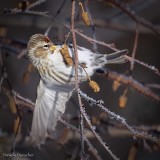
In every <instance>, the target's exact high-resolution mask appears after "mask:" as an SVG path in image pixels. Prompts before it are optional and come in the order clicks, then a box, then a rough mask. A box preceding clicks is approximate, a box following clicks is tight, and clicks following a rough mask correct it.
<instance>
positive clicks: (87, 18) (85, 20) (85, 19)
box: [81, 12, 91, 26]
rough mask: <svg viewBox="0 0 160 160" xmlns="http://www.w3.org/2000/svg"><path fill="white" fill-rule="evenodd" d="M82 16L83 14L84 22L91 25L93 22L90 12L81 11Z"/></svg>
mask: <svg viewBox="0 0 160 160" xmlns="http://www.w3.org/2000/svg"><path fill="white" fill-rule="evenodd" d="M81 16H82V20H83V22H84V23H85V24H86V25H87V26H90V25H91V22H90V19H89V16H88V13H87V12H83V13H81Z"/></svg>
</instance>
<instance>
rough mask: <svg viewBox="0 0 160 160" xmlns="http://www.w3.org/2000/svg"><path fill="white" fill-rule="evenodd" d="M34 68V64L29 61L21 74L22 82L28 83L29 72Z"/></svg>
mask: <svg viewBox="0 0 160 160" xmlns="http://www.w3.org/2000/svg"><path fill="white" fill-rule="evenodd" d="M34 69H35V68H34V66H33V65H32V64H31V63H30V64H29V65H28V67H27V69H26V71H25V72H24V74H23V78H22V80H23V83H24V84H27V83H28V81H29V76H30V73H31V72H32V71H33V70H34Z"/></svg>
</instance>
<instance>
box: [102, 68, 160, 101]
mask: <svg viewBox="0 0 160 160" xmlns="http://www.w3.org/2000/svg"><path fill="white" fill-rule="evenodd" d="M104 76H106V77H107V78H109V79H111V80H117V81H118V82H119V83H122V84H125V85H129V86H130V87H132V88H133V89H135V90H136V91H138V92H139V93H141V94H143V95H144V96H147V97H149V98H151V99H153V100H155V101H158V102H160V96H159V95H156V94H155V93H154V92H152V91H151V90H150V89H149V88H148V87H146V86H144V85H143V84H141V83H139V82H138V81H136V80H134V79H133V78H132V77H130V76H129V77H127V76H125V75H123V74H119V73H116V72H113V71H109V70H108V71H107V73H106V74H104Z"/></svg>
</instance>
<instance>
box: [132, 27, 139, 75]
mask: <svg viewBox="0 0 160 160" xmlns="http://www.w3.org/2000/svg"><path fill="white" fill-rule="evenodd" d="M138 37H139V26H138V24H137V27H136V35H135V39H134V45H133V50H132V61H131V63H130V71H131V73H132V72H133V68H134V59H135V55H136V51H137V45H138Z"/></svg>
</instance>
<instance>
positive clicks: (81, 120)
mask: <svg viewBox="0 0 160 160" xmlns="http://www.w3.org/2000/svg"><path fill="white" fill-rule="evenodd" d="M74 16H75V0H72V6H71V26H70V27H71V32H72V39H73V48H74V57H75V87H76V91H77V92H78V90H79V79H78V51H77V42H76V35H75V30H74ZM78 102H79V108H80V131H81V158H82V159H85V151H84V138H83V137H84V124H83V116H82V112H81V110H82V106H83V104H82V101H81V97H80V96H79V94H78Z"/></svg>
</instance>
